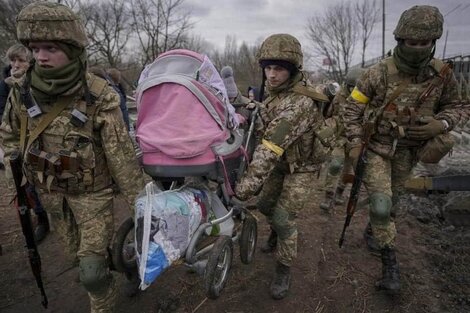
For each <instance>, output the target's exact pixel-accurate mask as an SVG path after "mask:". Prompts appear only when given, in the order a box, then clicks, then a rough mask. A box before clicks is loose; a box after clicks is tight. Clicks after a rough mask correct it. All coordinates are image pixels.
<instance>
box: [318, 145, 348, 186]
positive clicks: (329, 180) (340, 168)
mask: <svg viewBox="0 0 470 313" xmlns="http://www.w3.org/2000/svg"><path fill="white" fill-rule="evenodd" d="M353 173H354V169H353V164H352V161H351V159H350V158H349V157H348V156H347V154H346V150H345V148H344V146H340V147H339V146H338V147H335V148H334V149H333V152H332V153H331V161H330V162H329V164H328V171H327V173H326V179H325V191H332V192H334V189H335V188H336V187H340V188H343V189H344V188H345V187H346V184H345V183H344V182H343V180H342V179H341V178H342V177H345V176H346V175H347V174H353Z"/></svg>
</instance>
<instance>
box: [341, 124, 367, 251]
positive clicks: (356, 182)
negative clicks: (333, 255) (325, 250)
mask: <svg viewBox="0 0 470 313" xmlns="http://www.w3.org/2000/svg"><path fill="white" fill-rule="evenodd" d="M373 128H374V123H371V122H369V123H367V124H366V126H365V128H364V136H363V139H362V145H361V151H360V153H359V158H358V160H357V164H356V167H355V169H354V178H353V182H352V186H351V192H350V194H349V199H348V204H347V206H346V220H345V221H344V226H343V230H342V232H341V236H340V238H339V241H338V245H339V247H340V248H341V247H342V246H343V242H344V237H345V233H346V229H347V228H348V226H349V224H350V223H351V219H352V217H353V215H354V212H355V211H356V205H357V201H358V200H359V194H360V192H361V185H362V179H363V177H364V170H365V168H366V164H367V158H366V156H367V147H368V146H369V140H370V137H371V135H372V130H373Z"/></svg>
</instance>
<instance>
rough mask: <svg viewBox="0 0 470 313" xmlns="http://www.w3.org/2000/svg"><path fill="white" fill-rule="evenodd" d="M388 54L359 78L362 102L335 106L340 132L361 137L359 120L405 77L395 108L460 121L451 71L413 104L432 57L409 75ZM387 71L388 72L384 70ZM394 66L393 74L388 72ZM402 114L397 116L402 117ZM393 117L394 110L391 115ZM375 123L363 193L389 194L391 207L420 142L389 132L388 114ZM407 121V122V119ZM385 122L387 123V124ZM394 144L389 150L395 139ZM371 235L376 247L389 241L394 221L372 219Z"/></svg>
mask: <svg viewBox="0 0 470 313" xmlns="http://www.w3.org/2000/svg"><path fill="white" fill-rule="evenodd" d="M392 60H393V58H387V59H385V60H383V61H381V62H379V63H377V64H376V65H374V66H372V67H371V68H369V69H368V70H367V71H366V72H365V73H364V74H363V75H362V76H361V78H360V79H359V81H358V82H357V84H356V88H357V89H358V90H359V91H360V92H361V93H362V94H363V95H364V96H366V97H367V98H368V103H367V105H366V104H364V103H361V102H360V101H358V100H356V99H354V98H353V97H351V96H350V97H348V98H347V100H346V104H345V105H344V106H341V107H340V116H341V119H342V122H343V124H344V126H345V135H346V137H347V138H348V141H349V142H351V141H353V140H354V139H355V138H359V137H362V136H363V125H364V121H365V120H366V119H367V118H366V116H371V115H372V116H374V114H378V113H379V112H380V111H381V110H382V108H383V106H385V103H387V102H388V101H389V99H390V97H391V94H392V93H394V91H395V90H396V89H397V88H398V87H399V85H401V84H402V80H403V79H406V80H408V81H410V82H411V83H409V84H408V85H406V86H405V88H404V89H403V91H402V92H401V93H400V94H399V95H398V97H397V98H396V99H395V100H394V101H393V103H394V104H395V105H396V107H397V108H401V110H402V111H401V112H403V109H404V108H407V110H408V109H410V108H414V110H415V111H416V112H417V114H421V115H433V116H434V117H435V118H436V119H445V120H446V121H447V122H448V123H449V126H450V127H449V128H450V129H452V128H453V127H454V126H455V125H457V123H458V122H459V121H460V116H461V109H460V108H459V102H460V100H459V97H458V92H457V82H456V79H455V77H454V74H453V73H449V74H448V76H447V77H445V79H444V83H443V84H441V85H439V86H437V87H436V88H435V89H434V90H433V91H432V92H431V93H430V95H429V96H428V97H427V99H426V100H425V101H424V102H423V103H422V104H421V105H418V101H417V100H418V97H419V96H420V94H421V93H422V92H423V90H424V89H425V88H426V86H427V85H429V83H430V81H431V80H432V78H433V77H434V76H435V74H436V69H435V68H434V65H433V64H435V63H434V62H436V61H435V60H433V61H432V62H431V63H430V64H429V65H428V66H427V67H426V68H425V69H424V70H423V71H422V73H421V74H419V75H418V76H412V75H408V74H406V73H401V72H399V71H398V70H396V68H395V70H394V68H393V67H392V66H390V63H389V62H391V61H392ZM389 71H390V72H389ZM393 71H395V73H394V72H393ZM405 115H406V114H404V115H401V116H402V117H403V116H405ZM392 116H393V115H392ZM396 116H397V124H402V125H403V126H405V127H406V125H405V124H406V123H404V122H403V121H402V120H400V118H401V117H399V116H398V114H396ZM380 117H381V118H380V119H379V120H380V122H379V123H376V124H377V125H376V132H375V133H374V135H373V136H372V138H371V141H370V144H369V150H368V152H367V160H368V161H367V164H366V169H365V173H364V179H363V183H364V185H365V187H366V188H367V191H368V194H369V195H371V194H373V193H375V192H379V193H383V194H386V195H389V196H390V197H391V198H392V203H393V202H395V203H393V204H394V206H393V207H392V210H391V211H392V212H393V211H395V212H396V211H397V210H398V207H397V206H396V199H398V195H399V194H401V193H403V192H404V183H405V181H406V179H407V178H408V176H409V175H410V173H411V170H412V168H413V166H414V165H415V164H416V159H417V157H416V151H417V146H419V145H420V144H422V142H421V143H419V142H418V143H416V142H415V143H413V142H410V141H407V140H406V138H399V136H397V134H396V133H394V132H392V131H391V128H390V125H391V123H390V122H391V120H388V117H387V118H385V119H382V115H380ZM409 123H410V125H411V123H412V121H411V120H410V121H409ZM387 127H389V128H388V129H387ZM395 140H397V141H396V143H397V146H396V147H395V149H394V141H395ZM371 224H372V230H373V232H374V237H375V238H377V240H378V243H379V245H380V246H381V247H384V246H386V245H388V246H393V245H394V240H395V233H396V231H395V225H394V222H393V220H390V222H389V223H388V224H387V225H380V224H378V223H374V221H373V220H371Z"/></svg>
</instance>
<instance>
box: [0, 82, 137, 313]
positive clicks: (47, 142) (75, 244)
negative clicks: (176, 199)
mask: <svg viewBox="0 0 470 313" xmlns="http://www.w3.org/2000/svg"><path fill="white" fill-rule="evenodd" d="M91 79H98V78H96V77H95V76H93V75H88V76H87V81H88V82H90V81H91ZM104 86H105V87H104V89H103V91H102V92H101V94H99V95H97V98H96V100H95V104H94V105H95V106H96V110H95V113H94V115H93V116H89V121H88V122H87V123H89V124H91V127H88V126H87V125H88V124H86V125H85V126H84V127H75V126H73V125H72V124H71V122H70V112H71V110H72V109H73V108H74V107H75V106H76V105H79V104H78V102H80V101H82V100H81V99H82V97H83V88H78V89H77V88H74V89H73V91H72V92H73V93H75V94H76V96H75V97H73V100H71V102H70V105H69V106H67V107H66V109H64V111H62V112H61V113H60V114H59V115H58V116H57V117H56V118H55V119H54V120H53V121H52V122H51V123H50V124H49V125H48V126H47V128H46V129H45V130H44V132H43V133H42V134H41V135H40V136H39V138H38V139H37V142H35V143H33V145H35V144H37V143H40V144H41V145H40V147H41V148H42V149H43V150H45V151H46V152H50V153H55V152H57V151H59V150H61V149H65V150H68V149H72V150H74V151H75V152H77V154H78V155H79V156H80V168H82V169H90V170H93V173H94V179H95V183H96V184H97V185H99V184H101V185H100V186H103V188H101V189H99V190H94V191H88V192H83V191H82V192H75V193H74V192H69V193H64V192H57V191H51V192H49V190H48V189H44V188H43V189H41V188H39V189H38V194H39V196H40V198H41V201H42V203H43V205H44V207H46V208H47V210H48V212H50V214H51V217H52V220H53V222H52V224H53V225H54V227H56V229H57V232H58V233H59V235H60V236H61V237H62V238H63V239H64V241H65V244H66V251H67V252H68V254H69V255H71V256H72V258H74V255H76V256H78V258H80V257H84V256H89V255H99V256H100V255H101V256H103V257H106V256H107V251H106V249H107V247H109V245H110V240H111V237H112V235H113V215H112V199H113V197H114V196H113V186H114V183H115V184H116V185H117V186H118V187H119V190H120V191H121V193H122V194H123V195H124V196H125V199H126V200H127V202H128V204H129V206H130V208H133V207H134V201H135V199H136V197H137V195H138V193H139V192H140V191H141V190H142V189H143V187H144V177H143V174H142V171H141V169H140V166H139V164H138V161H137V159H136V156H135V153H134V148H133V145H132V142H131V139H130V137H129V134H128V132H127V129H126V126H125V124H124V120H123V118H122V114H121V110H120V108H119V97H118V95H117V94H116V93H115V91H114V90H113V89H112V88H111V87H109V86H108V85H107V84H104ZM79 87H81V86H79ZM14 94H15V93H12V96H11V97H10V98H9V101H8V102H7V105H6V108H5V112H4V114H3V120H2V124H1V126H0V139H1V141H0V145H1V146H2V147H3V149H4V150H5V158H6V162H5V164H6V165H7V168H8V164H9V162H8V158H9V156H10V155H11V153H12V152H13V151H15V150H18V149H19V132H20V116H21V114H25V113H24V112H23V110H24V105H23V104H22V102H21V101H20V99H19V98H18V97H15V96H14ZM59 101H60V98H59ZM50 109H51V107H50V106H49V107H48V105H42V110H43V111H44V112H48V111H49V110H50ZM38 119H41V116H39V117H37V118H33V119H31V118H30V119H29V123H28V125H29V126H30V129H32V128H34V127H35V125H37V123H38ZM87 129H88V130H89V129H92V131H91V133H90V132H88V131H87ZM87 136H88V137H89V138H88V139H89V140H88V141H85V142H86V144H81V145H76V144H75V145H73V144H72V143H73V142H75V143H77V142H81V141H80V138H82V139H83V138H84V137H87ZM38 147H39V146H38ZM24 169H25V174H26V177H29V178H31V177H33V178H34V179H33V180H35V181H36V180H37V175H38V173H36V172H32V171H30V167H28V165H27V164H26V165H25V168H24ZM10 176H11V175H10ZM105 177H109V179H105ZM111 178H112V180H111ZM113 181H114V183H113ZM105 182H108V184H107V185H106V184H105ZM64 199H65V201H66V202H67V204H68V206H69V207H70V208H69V210H67V209H66V210H63V201H64ZM113 286H115V284H114V283H113V284H111V287H110V288H109V289H108V290H107V292H106V294H100V295H92V294H90V301H91V307H92V312H112V309H113V307H114V299H115V297H116V291H115V290H114V289H113V288H114V287H113Z"/></svg>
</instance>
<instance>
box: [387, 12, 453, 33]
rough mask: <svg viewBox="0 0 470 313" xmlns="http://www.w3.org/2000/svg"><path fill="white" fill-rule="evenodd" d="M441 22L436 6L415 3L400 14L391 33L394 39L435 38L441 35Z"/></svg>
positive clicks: (441, 18)
mask: <svg viewBox="0 0 470 313" xmlns="http://www.w3.org/2000/svg"><path fill="white" fill-rule="evenodd" d="M443 23H444V18H443V17H442V14H441V12H439V9H438V8H436V7H433V6H430V5H415V6H414V7H412V8H410V9H408V10H406V11H405V12H403V13H402V14H401V16H400V20H399V21H398V24H397V27H396V28H395V30H394V31H393V34H394V35H395V39H414V40H436V39H439V38H441V36H442V24H443Z"/></svg>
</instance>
